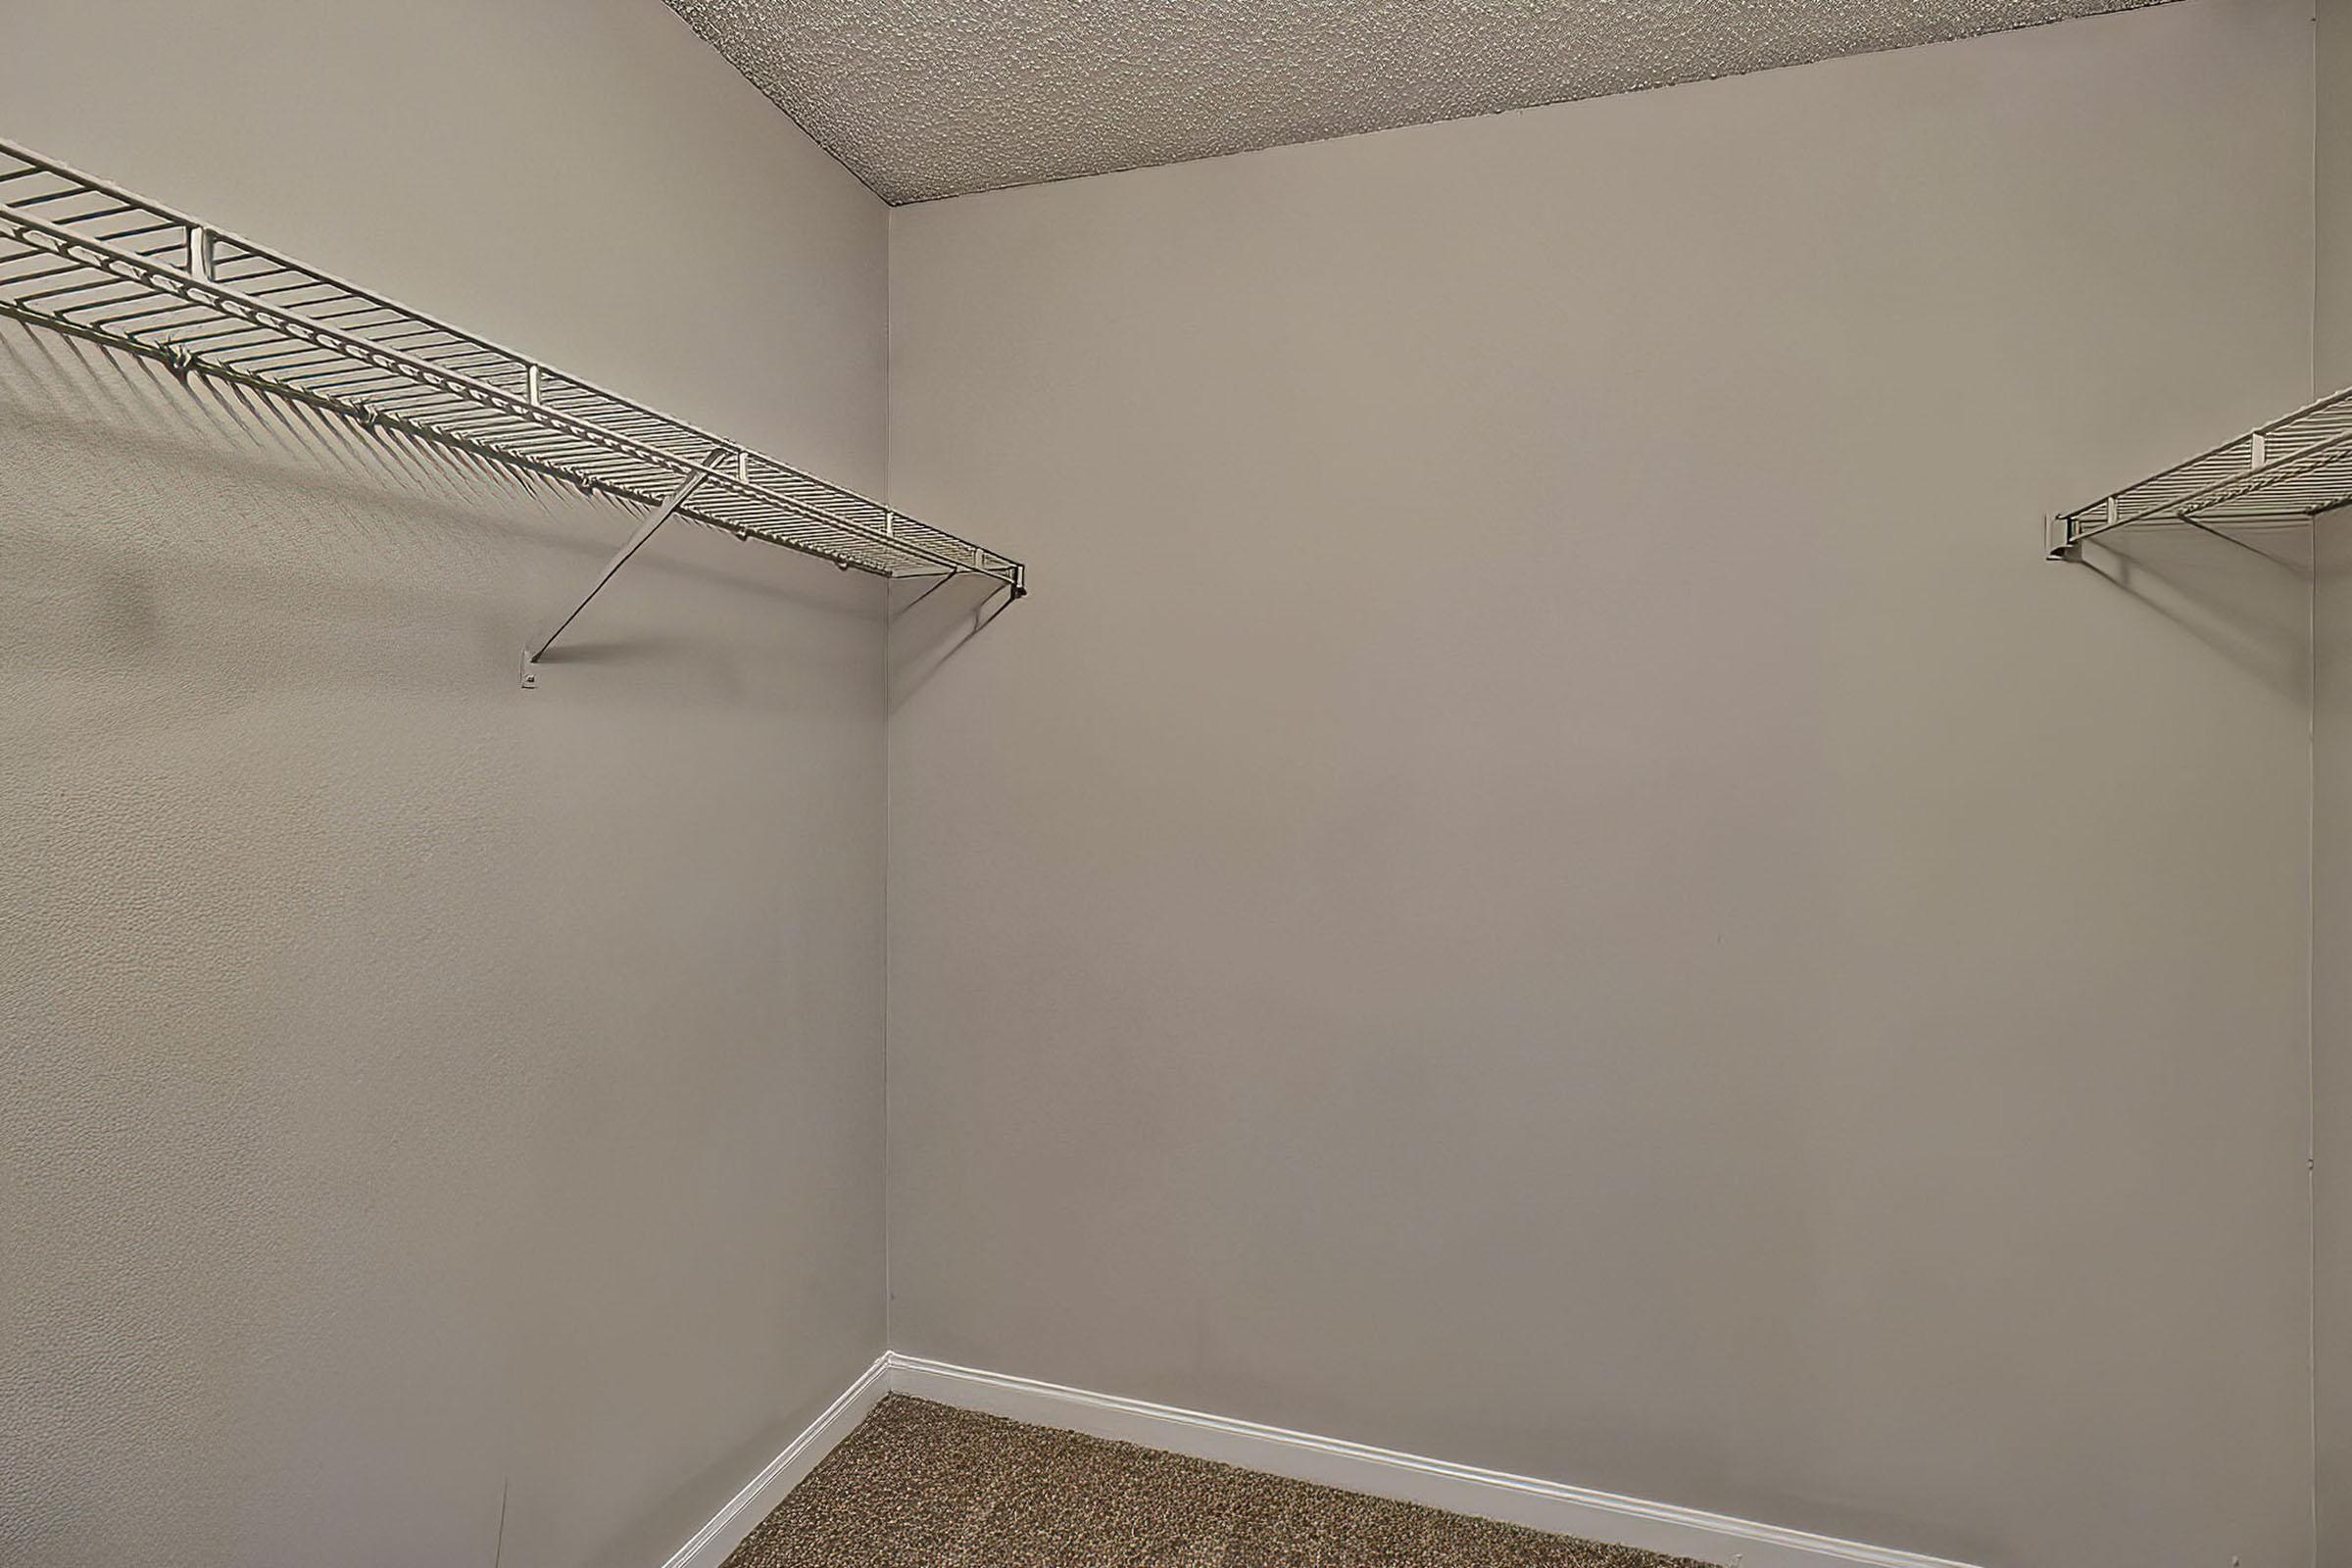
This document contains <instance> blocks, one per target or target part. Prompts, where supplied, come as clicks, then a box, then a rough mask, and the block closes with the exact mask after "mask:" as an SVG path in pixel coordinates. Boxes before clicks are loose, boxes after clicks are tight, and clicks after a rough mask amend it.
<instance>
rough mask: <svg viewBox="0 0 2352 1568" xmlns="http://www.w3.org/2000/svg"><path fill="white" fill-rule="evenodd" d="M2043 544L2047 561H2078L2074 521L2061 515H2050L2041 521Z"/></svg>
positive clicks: (2054, 513) (2043, 552)
mask: <svg viewBox="0 0 2352 1568" xmlns="http://www.w3.org/2000/svg"><path fill="white" fill-rule="evenodd" d="M2041 542H2042V554H2043V557H2044V558H2045V559H2047V560H2050V561H2073V560H2075V559H2077V558H2076V554H2075V551H2076V546H2075V525H2074V521H2073V519H2072V518H2070V517H2068V516H2066V515H2063V514H2061V513H2056V512H2053V513H2050V514H2049V515H2046V516H2044V517H2043V518H2042V519H2041Z"/></svg>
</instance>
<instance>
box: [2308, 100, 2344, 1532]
mask: <svg viewBox="0 0 2352 1568" xmlns="http://www.w3.org/2000/svg"><path fill="white" fill-rule="evenodd" d="M2322 80H2323V90H2325V81H2326V78H2325V77H2323V78H2322ZM2343 521H2344V519H2343V518H2341V517H2332V518H2323V519H2322V520H2321V522H2320V524H2319V526H2318V527H2316V528H2315V529H2314V530H2313V541H2314V544H2315V547H2316V549H2315V554H2316V556H2317V560H2318V572H2317V575H2316V577H2315V579H2314V604H2313V615H2312V625H2313V628H2314V632H2315V638H2316V643H2317V647H2316V651H2315V657H2314V659H2313V661H2312V664H2313V696H2312V764H2313V766H2312V777H2313V811H2312V878H2313V883H2312V1054H2313V1060H2312V1148H2313V1183H2314V1193H2313V1201H2314V1202H2315V1204H2316V1206H2317V1223H2315V1224H2314V1226H2313V1227H2312V1238H2313V1249H2312V1251H2313V1275H2314V1286H2315V1289H2314V1291H2313V1307H2314V1322H2313V1357H2312V1359H2313V1368H2314V1373H2315V1382H2316V1395H2317V1398H2316V1406H2317V1409H2316V1414H2317V1418H2318V1419H2317V1430H2318V1437H2319V1462H2318V1466H2317V1472H2316V1479H2317V1492H2318V1521H2319V1543H2320V1561H2321V1562H2323V1563H2336V1562H2342V1561H2344V1560H2345V1558H2346V1555H2347V1554H2348V1553H2352V1218H2348V1216H2352V972H2347V970H2348V966H2347V964H2346V963H2345V960H2344V955H2345V953H2346V952H2347V950H2348V949H2352V825H2348V821H2347V819H2348V818H2352V536H2347V535H2346V533H2345V532H2344V528H2343Z"/></svg>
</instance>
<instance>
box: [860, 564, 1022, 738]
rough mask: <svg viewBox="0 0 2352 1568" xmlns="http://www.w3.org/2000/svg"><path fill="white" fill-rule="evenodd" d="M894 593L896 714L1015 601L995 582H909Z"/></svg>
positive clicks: (892, 634) (892, 675) (893, 706)
mask: <svg viewBox="0 0 2352 1568" xmlns="http://www.w3.org/2000/svg"><path fill="white" fill-rule="evenodd" d="M890 588H891V596H890V597H891V615H890V706H891V711H894V712H895V711H898V708H899V705H900V704H902V703H904V702H906V701H907V699H908V698H910V697H912V696H913V695H914V694H915V693H916V692H917V691H919V690H921V689H922V686H923V683H924V682H925V681H928V680H929V679H930V678H931V677H932V675H933V674H935V673H937V671H938V669H939V666H940V665H942V664H944V663H946V662H948V661H949V660H950V659H951V658H953V657H954V656H955V654H956V650H957V649H960V648H961V647H962V646H963V645H964V644H965V643H968V642H970V641H971V640H972V639H973V638H974V637H977V636H979V635H980V633H981V632H983V631H985V630H987V629H988V624H989V622H991V621H993V620H995V619H996V618H997V617H998V616H999V615H1001V614H1003V613H1005V610H1006V609H1008V608H1009V607H1010V606H1011V604H1012V603H1013V596H1012V594H1011V593H1010V592H1009V591H1007V590H1006V589H1005V585H1004V584H1003V583H1000V582H998V581H997V580H996V579H995V578H994V577H978V576H962V577H949V578H944V579H940V578H928V579H916V578H905V579H901V580H899V581H896V582H893V583H892V584H891V585H890Z"/></svg>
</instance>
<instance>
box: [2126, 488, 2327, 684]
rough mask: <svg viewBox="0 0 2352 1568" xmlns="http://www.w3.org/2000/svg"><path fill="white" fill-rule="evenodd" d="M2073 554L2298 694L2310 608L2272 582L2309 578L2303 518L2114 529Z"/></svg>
mask: <svg viewBox="0 0 2352 1568" xmlns="http://www.w3.org/2000/svg"><path fill="white" fill-rule="evenodd" d="M2110 541H2113V542H2112V544H2111V543H2110ZM2082 564H2083V565H2085V566H2087V567H2089V568H2090V569H2091V571H2093V572H2094V573H2096V574H2097V575H2098V576H2099V577H2100V578H2101V579H2102V580H2103V581H2105V582H2107V583H2108V584H2110V585H2112V586H2113V587H2115V588H2117V589H2120V590H2121V591H2123V592H2124V593H2125V594H2127V595H2129V596H2130V597H2131V598H2132V599H2135V600H2137V601H2138V602H2139V603H2141V604H2143V605H2145V606H2147V607H2148V608H2149V609H2150V610H2152V611H2154V612H2155V613H2157V614H2160V615H2162V616H2164V617H2165V618H2166V619H2167V620H2170V621H2172V622H2173V623H2174V624H2176V625H2178V626H2181V627H2184V628H2185V629H2187V630H2188V631H2190V632H2192V633H2194V634H2195V635H2196V637H2197V638H2198V639H2199V640H2200V641H2202V642H2203V643H2205V644H2206V645H2207V646H2208V647H2210V648H2212V649H2214V650H2215V651H2216V652H2218V653H2220V654H2222V655H2224V656H2226V657H2227V658H2228V659H2229V661H2230V662H2233V663H2235V664H2236V665H2238V667H2240V668H2241V669H2244V670H2245V671H2247V672H2248V673H2249V674H2251V675H2253V676H2255V677H2256V678H2257V679H2259V680H2261V681H2262V682H2263V684H2264V685H2266V686H2268V687H2270V688H2271V689H2272V690H2274V691H2277V692H2279V693H2281V694H2282V695H2285V696H2289V697H2293V698H2296V699H2298V700H2300V699H2302V698H2304V697H2305V696H2307V695H2308V693H2309V691H2310V689H2311V658H2310V651H2311V636H2310V634H2311V626H2310V618H2309V615H2308V614H2307V613H2304V612H2302V611H2300V610H2298V609H2297V608H2296V607H2297V605H2298V604H2300V603H2301V601H2300V600H2299V599H2298V598H2296V597H2295V596H2292V595H2282V594H2280V593H2279V592H2278V587H2279V584H2280V582H2281V581H2282V580H2289V581H2295V582H2302V583H2309V582H2310V581H2311V580H2312V551H2311V529H2310V527H2309V526H2308V525H2305V524H2301V523H2297V524H2293V525H2290V526H2269V527H2258V528H2239V529H2231V530H2228V531H2223V530H2217V529H2207V528H2199V527H2194V526H2191V525H2187V524H2180V525H2168V526H2154V527H2141V528H2133V529H2128V530H2119V531H2118V532H2116V533H2114V534H2111V535H2108V536H2107V537H2105V538H2102V539H2098V540H2094V541H2092V542H2091V543H2090V544H2088V545H2086V546H2084V547H2083V551H2082Z"/></svg>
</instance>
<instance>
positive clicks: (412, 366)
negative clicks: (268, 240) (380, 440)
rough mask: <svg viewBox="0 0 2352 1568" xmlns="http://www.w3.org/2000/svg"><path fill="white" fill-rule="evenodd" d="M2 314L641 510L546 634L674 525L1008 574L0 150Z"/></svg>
mask: <svg viewBox="0 0 2352 1568" xmlns="http://www.w3.org/2000/svg"><path fill="white" fill-rule="evenodd" d="M0 315H6V316H11V317H15V318H18V319H23V320H27V321H32V322H36V323H38V324H40V325H42V326H46V327H51V328H55V329H57V330H61V331H65V332H70V333H73V335H75V336H78V337H83V338H88V339H94V340H96V341H99V342H103V343H107V344H110V345H113V346H116V347H119V348H123V349H126V350H129V351H132V352H134V353H138V354H143V355H147V356H149V357H151V358H156V359H160V360H163V361H165V362H166V363H168V364H170V365H172V367H173V368H176V369H179V370H182V371H188V370H199V371H202V372H203V373H205V374H207V375H214V376H220V377H223V378H226V379H228V380H232V381H235V382H238V383H241V384H243V385H246V386H251V387H255V388H259V389H261V390H264V391H267V392H270V393H272V394H276V395H278V396H282V397H288V398H292V399H295V400H298V401H300V402H303V403H307V404H311V405H313V406H316V407H321V408H327V409H331V410H334V411H337V412H339V413H342V414H345V415H349V416H351V417H357V418H360V419H363V420H366V421H368V422H369V423H371V424H381V425H387V426H392V427H395V428H398V429H402V430H406V431H408V432H411V433H413V434H416V435H418V436H421V437H424V438H426V439H429V440H433V441H437V442H441V443H445V444H448V445H451V446H456V447H460V448H463V449H465V450H466V451H469V452H473V453H477V454H479V455H481V456H484V457H487V458H490V459H493V460H495V461H497V462H499V463H502V464H506V465H509V466H515V467H519V468H524V469H528V470H530V471H532V472H535V473H540V474H545V475H550V476H554V477H557V478H561V479H564V480H568V481H570V482H571V483H573V484H576V485H578V486H580V487H581V488H583V489H585V490H590V491H597V492H602V493H604V494H607V495H611V496H615V497H618V498H620V499H622V500H626V501H630V502H633V503H636V504H638V505H640V506H645V507H649V508H652V509H654V515H653V516H652V517H651V519H650V520H649V521H648V522H647V524H646V525H645V527H644V528H643V529H642V530H640V532H639V533H638V535H637V537H636V538H635V539H633V540H631V541H630V543H629V545H628V546H627V547H626V548H624V549H623V550H622V551H621V552H620V554H619V555H617V556H615V557H614V558H613V562H612V564H610V565H608V566H607V567H606V569H605V571H604V573H603V574H602V575H601V576H600V577H599V578H598V579H597V582H596V586H595V587H594V588H591V589H590V590H589V593H588V595H587V597H584V598H583V599H582V600H581V601H580V604H579V606H575V607H574V608H573V610H572V611H571V613H569V614H567V615H565V616H564V619H563V621H562V622H561V623H560V624H558V626H557V627H556V629H555V631H553V632H550V633H549V634H548V636H547V637H546V638H544V639H540V640H537V641H536V642H535V643H534V645H533V647H532V648H531V649H530V650H529V651H528V652H527V653H526V654H525V655H524V659H523V671H522V673H523V684H525V685H526V686H527V685H530V684H532V665H533V663H534V662H536V661H537V659H538V657H539V656H540V655H541V654H543V653H545V652H546V650H547V646H548V644H549V643H551V642H552V641H553V640H554V639H555V637H556V636H557V635H558V634H560V633H561V632H562V631H563V629H564V626H566V625H568V624H570V621H571V618H572V616H573V615H576V614H578V613H579V610H580V608H584V607H585V606H586V604H587V603H588V599H589V598H593V597H594V595H595V593H596V590H597V589H598V588H602V587H603V586H604V584H605V583H606V582H608V581H610V580H611V578H612V576H613V573H614V572H616V571H618V570H619V569H620V567H621V565H622V564H625V563H626V562H627V560H628V559H629V557H630V556H631V555H632V554H633V553H634V552H635V550H636V549H637V547H638V546H639V545H641V544H643V543H644V542H645V540H646V539H647V538H648V537H649V536H650V535H651V534H652V533H653V531H654V530H655V529H656V528H658V527H660V526H661V525H662V522H664V521H665V520H667V519H668V518H669V517H671V516H677V517H682V518H684V519H686V520H687V521H689V522H694V523H699V524H701V525H703V526H705V527H708V528H715V529H718V530H721V531H723V532H726V533H731V534H733V535H735V536H736V537H738V538H740V539H759V540H763V541H765V542H767V543H769V544H775V545H782V546H784V547H785V548H787V549H790V550H798V551H802V552H805V553H806V554H809V555H812V556H817V557H820V558H822V559H824V560H826V561H830V562H832V563H834V564H836V565H839V566H841V567H844V568H845V569H846V568H856V569H858V570H860V571H866V572H871V573H874V574H876V575H878V576H883V577H893V578H899V577H919V578H934V579H946V578H949V577H957V576H975V577H981V578H988V579H992V580H993V582H994V583H995V584H996V585H998V589H994V590H992V591H1003V592H1005V593H1006V594H1007V595H1009V596H1010V597H1013V598H1017V597H1019V596H1020V595H1021V594H1022V593H1023V592H1024V591H1025V589H1026V583H1025V573H1024V570H1023V567H1022V565H1021V564H1020V563H1019V562H1016V561H1014V560H1012V559H1010V558H1009V557H1007V556H1005V555H1002V554H1000V553H999V552H997V551H993V550H989V549H987V548H986V547H984V546H981V545H978V544H974V543H973V542H972V541H970V540H968V539H960V538H957V537H956V535H954V534H952V533H949V532H947V531H946V530H944V529H941V528H935V527H933V526H931V525H930V524H928V523H924V522H920V521H918V520H916V519H915V518H912V517H909V516H907V515H905V514H904V513H900V512H895V511H893V510H891V509H890V508H888V507H885V506H883V505H882V504H881V503H880V502H877V501H872V500H869V499H867V498H866V497H864V496H860V495H858V494H856V493H855V492H853V491H849V490H845V489H843V488H841V487H840V486H838V485H834V484H829V483H827V482H826V481H824V480H822V479H819V478H817V477H816V476H815V475H813V474H809V473H806V472H804V471H802V470H801V469H799V468H795V467H793V466H791V465H789V464H786V463H781V462H778V461H777V460H775V459H773V458H770V457H766V456H764V455H762V454H760V453H758V452H755V451H753V450H751V449H750V448H749V447H746V446H743V445H741V444H739V443H735V442H730V441H727V440H724V439H722V438H720V437H718V436H715V435H712V434H711V433H710V432H709V431H706V430H702V429H698V428H696V427H695V426H693V425H690V424H688V423H686V422H685V421H683V420H680V419H676V418H672V417H669V416H668V415H664V414H660V413H657V412H656V411H654V410H652V409H649V408H647V407H645V406H644V405H642V404H639V403H634V402H631V401H630V400H629V399H627V398H624V397H620V396H618V395H617V394H615V393H612V392H608V391H606V390H604V389H603V388H602V387H599V386H596V385H594V384H592V383H590V382H587V381H584V380H581V379H580V378H579V377H577V376H572V375H566V374H564V373H563V372H561V371H558V370H556V369H554V368H552V367H549V366H547V365H544V364H541V363H540V362H538V361H536V360H533V359H530V358H528V357H526V356H524V355H520V354H516V353H515V352H514V351H512V350H510V349H505V348H502V347H500V346H498V345H497V344H495V343H492V342H490V341H489V340H488V339H486V338H483V337H480V336H477V335H475V334H473V333H470V332H466V331H462V330H460V329H459V328H457V327H454V326H451V325H448V324H447V323H445V322H442V321H439V320H436V319H433V318H431V317H429V316H426V315H424V314H422V313H421V312H418V311H414V310H411V309H409V308H408V307H407V306H404V305H400V304H396V303H395V302H393V301H391V300H389V299H386V298H385V297H384V296H382V295H380V294H376V293H372V292H370V291H368V290H367V289H364V288H361V287H359V286H358V285H356V284H352V283H347V282H344V281H343V280H342V279H340V278H337V277H334V276H332V275H330V274H328V273H326V272H322V271H320V270H318V269H317V268H314V267H309V266H306V265H304V264H303V263H300V262H297V261H293V260H291V259H290V258H287V257H285V256H281V255H279V254H277V253H276V252H274V251H270V250H267V249H265V248H263V247H262V246H259V245H256V244H254V243H252V242H251V241H249V240H245V239H241V238H239V237H238V236H236V235H234V234H231V233H228V232H226V231H224V230H221V229H219V228H215V227H213V226H211V225H209V224H207V223H204V222H202V221H199V220H196V219H192V218H189V217H187V216H185V215H184V214H180V213H176V212H173V211H172V210H171V209H170V208H167V207H164V206H162V205H161V204H159V203H156V202H151V201H148V200H147V199H146V198H144V197H141V196H136V195H133V194H132V193H130V192H129V191H126V190H123V189H122V188H121V187H119V186H115V185H111V184H108V183H106V182H105V181H103V180H99V179H93V178H91V177H90V176H89V175H87V174H82V173H79V172H75V171H73V170H72V169H70V168H68V167H67V166H65V165H63V164H60V163H57V162H55V161H53V160H51V159H47V158H43V157H41V156H40V155H38V154H36V153H32V152H28V151H26V150H25V149H24V148H21V147H17V146H14V145H12V144H10V143H8V142H5V141H0Z"/></svg>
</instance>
